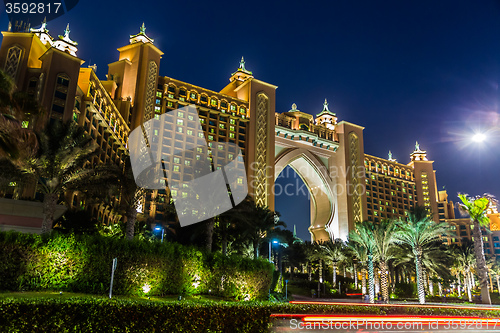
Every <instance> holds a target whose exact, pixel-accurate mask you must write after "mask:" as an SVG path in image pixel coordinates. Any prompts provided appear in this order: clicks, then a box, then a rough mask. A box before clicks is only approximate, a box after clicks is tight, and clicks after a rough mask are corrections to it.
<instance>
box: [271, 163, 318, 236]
mask: <svg viewBox="0 0 500 333" xmlns="http://www.w3.org/2000/svg"><path fill="white" fill-rule="evenodd" d="M274 184H275V191H274V193H275V197H274V207H275V210H276V211H278V212H279V213H280V214H281V217H280V219H281V220H282V221H283V222H285V223H286V225H287V229H288V230H290V231H292V232H293V227H294V225H295V226H296V231H297V237H299V238H301V239H302V240H304V241H311V233H310V232H309V230H308V228H309V227H310V226H311V204H310V200H311V196H310V193H309V190H308V189H307V186H306V184H305V183H304V181H303V180H302V179H301V178H300V177H299V175H298V174H297V172H295V170H293V168H292V167H290V166H289V165H288V166H286V167H285V168H284V169H283V171H281V173H280V174H279V176H278V178H276V180H275V182H274Z"/></svg>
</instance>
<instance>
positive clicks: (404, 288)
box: [394, 282, 417, 299]
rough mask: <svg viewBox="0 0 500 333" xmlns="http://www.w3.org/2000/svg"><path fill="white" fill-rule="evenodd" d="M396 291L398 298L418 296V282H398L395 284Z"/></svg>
mask: <svg viewBox="0 0 500 333" xmlns="http://www.w3.org/2000/svg"><path fill="white" fill-rule="evenodd" d="M394 293H395V294H396V296H397V297H398V298H404V299H408V298H416V297H417V284H416V283H404V282H400V283H396V284H395V286H394Z"/></svg>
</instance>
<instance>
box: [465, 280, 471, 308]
mask: <svg viewBox="0 0 500 333" xmlns="http://www.w3.org/2000/svg"><path fill="white" fill-rule="evenodd" d="M465 288H466V289H467V297H468V298H469V302H472V292H471V284H470V277H469V276H468V275H466V277H465Z"/></svg>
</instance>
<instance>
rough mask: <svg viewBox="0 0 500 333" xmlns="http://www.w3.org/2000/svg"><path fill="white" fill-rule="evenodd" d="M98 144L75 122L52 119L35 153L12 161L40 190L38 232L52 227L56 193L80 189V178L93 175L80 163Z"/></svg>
mask: <svg viewBox="0 0 500 333" xmlns="http://www.w3.org/2000/svg"><path fill="white" fill-rule="evenodd" d="M98 148H99V147H98V146H97V145H96V144H95V143H94V141H93V140H92V138H91V137H89V136H88V135H86V133H85V130H84V129H83V128H81V127H79V126H78V125H77V124H76V123H74V122H72V121H70V122H66V123H60V122H53V123H51V124H48V125H47V127H46V128H45V129H44V130H43V132H41V133H40V135H39V148H38V150H37V151H36V152H35V153H33V154H30V155H29V156H27V157H26V158H23V159H18V160H15V161H13V163H14V165H15V166H16V167H17V169H18V170H20V171H21V172H22V174H23V175H24V176H25V178H28V179H30V180H32V181H33V182H34V183H36V184H37V185H38V191H40V192H41V193H43V222H42V233H48V232H49V231H50V230H51V228H52V224H53V222H54V213H55V210H56V206H57V202H58V200H59V197H60V196H61V195H62V194H64V193H65V192H66V191H70V190H78V189H81V187H80V186H79V184H80V183H81V182H82V181H83V180H84V179H88V178H89V177H92V176H95V171H94V170H93V169H91V168H87V169H84V168H83V165H85V164H86V162H88V161H91V160H92V157H94V156H96V155H97V154H98V153H99V150H98Z"/></svg>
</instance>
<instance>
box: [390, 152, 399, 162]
mask: <svg viewBox="0 0 500 333" xmlns="http://www.w3.org/2000/svg"><path fill="white" fill-rule="evenodd" d="M388 160H389V161H390V162H397V161H396V159H395V158H393V157H392V152H391V151H390V150H389V158H388Z"/></svg>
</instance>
